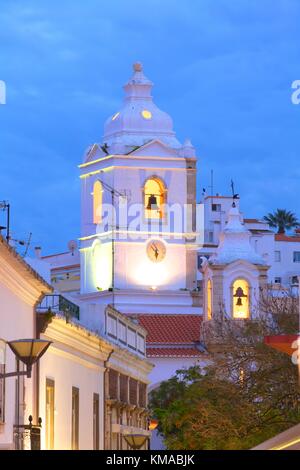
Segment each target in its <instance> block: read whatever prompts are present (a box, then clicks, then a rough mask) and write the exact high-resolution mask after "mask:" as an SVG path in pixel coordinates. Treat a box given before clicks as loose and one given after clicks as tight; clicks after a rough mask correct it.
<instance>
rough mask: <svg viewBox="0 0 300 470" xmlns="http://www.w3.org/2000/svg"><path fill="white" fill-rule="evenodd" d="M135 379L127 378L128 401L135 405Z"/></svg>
mask: <svg viewBox="0 0 300 470" xmlns="http://www.w3.org/2000/svg"><path fill="white" fill-rule="evenodd" d="M137 385H138V383H137V380H135V379H132V378H130V379H129V403H130V404H131V405H137Z"/></svg>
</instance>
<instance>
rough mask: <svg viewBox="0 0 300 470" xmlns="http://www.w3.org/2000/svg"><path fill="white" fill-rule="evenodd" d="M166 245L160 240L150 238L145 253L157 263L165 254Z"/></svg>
mask: <svg viewBox="0 0 300 470" xmlns="http://www.w3.org/2000/svg"><path fill="white" fill-rule="evenodd" d="M166 251H167V249H166V247H165V244H164V243H163V242H161V241H160V240H151V242H149V243H148V245H147V255H148V257H149V259H151V261H153V262H154V263H159V262H160V261H162V260H163V259H164V257H165V256H166Z"/></svg>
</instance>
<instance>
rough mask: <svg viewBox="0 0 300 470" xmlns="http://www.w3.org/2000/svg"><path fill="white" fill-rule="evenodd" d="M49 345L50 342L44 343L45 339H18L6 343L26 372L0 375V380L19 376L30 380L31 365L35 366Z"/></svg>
mask: <svg viewBox="0 0 300 470" xmlns="http://www.w3.org/2000/svg"><path fill="white" fill-rule="evenodd" d="M51 343H52V341H46V340H45V339H18V340H15V341H8V342H7V344H8V346H9V347H10V349H11V350H12V352H13V353H14V354H15V356H16V357H17V359H19V360H20V361H21V362H23V363H24V364H25V365H26V368H27V370H26V371H21V372H8V373H6V374H0V379H6V378H7V377H19V376H21V375H26V376H27V378H30V377H31V370H32V366H33V364H35V363H36V362H37V361H38V360H39V359H40V358H41V357H42V356H43V354H45V352H46V351H47V349H48V348H49V346H50V344H51Z"/></svg>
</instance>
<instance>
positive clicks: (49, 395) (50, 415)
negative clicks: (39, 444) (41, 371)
mask: <svg viewBox="0 0 300 470" xmlns="http://www.w3.org/2000/svg"><path fill="white" fill-rule="evenodd" d="M54 396H55V393H54V380H51V379H46V449H48V450H51V449H54Z"/></svg>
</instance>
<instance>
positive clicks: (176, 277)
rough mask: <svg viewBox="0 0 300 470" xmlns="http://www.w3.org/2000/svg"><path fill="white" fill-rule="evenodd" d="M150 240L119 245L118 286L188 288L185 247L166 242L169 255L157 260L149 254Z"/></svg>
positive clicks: (121, 287)
mask: <svg viewBox="0 0 300 470" xmlns="http://www.w3.org/2000/svg"><path fill="white" fill-rule="evenodd" d="M147 244H148V242H137V243H134V242H131V243H123V242H119V243H118V244H117V251H116V269H115V273H116V287H118V288H120V289H126V288H131V289H132V288H135V287H138V288H144V289H148V288H150V287H156V288H160V289H165V290H167V289H171V290H173V289H184V288H185V287H186V258H185V257H186V251H185V246H184V245H183V244H182V245H179V244H172V243H167V242H165V246H166V248H167V251H166V256H165V258H164V259H163V260H162V261H160V262H158V263H155V262H153V261H151V260H150V259H149V257H148V255H147V251H146V248H147Z"/></svg>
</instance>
